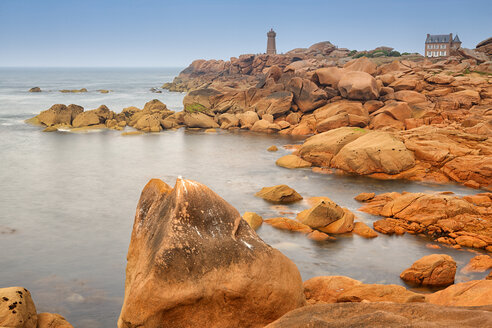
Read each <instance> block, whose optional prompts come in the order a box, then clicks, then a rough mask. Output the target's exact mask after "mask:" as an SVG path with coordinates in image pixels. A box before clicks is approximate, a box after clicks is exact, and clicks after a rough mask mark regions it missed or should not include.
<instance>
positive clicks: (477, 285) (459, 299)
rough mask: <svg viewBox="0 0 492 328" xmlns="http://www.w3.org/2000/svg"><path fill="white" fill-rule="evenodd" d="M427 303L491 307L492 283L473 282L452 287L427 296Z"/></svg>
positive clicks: (488, 281)
mask: <svg viewBox="0 0 492 328" xmlns="http://www.w3.org/2000/svg"><path fill="white" fill-rule="evenodd" d="M427 302H429V303H432V304H438V305H448V306H481V305H491V304H492V281H490V280H472V281H467V282H462V283H459V284H455V285H451V286H449V287H447V288H445V289H443V290H440V291H438V292H435V293H433V294H430V295H429V296H427Z"/></svg>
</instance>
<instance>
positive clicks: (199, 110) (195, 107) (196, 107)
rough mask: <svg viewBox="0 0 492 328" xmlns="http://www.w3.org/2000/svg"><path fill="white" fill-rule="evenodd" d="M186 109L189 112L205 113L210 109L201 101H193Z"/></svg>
mask: <svg viewBox="0 0 492 328" xmlns="http://www.w3.org/2000/svg"><path fill="white" fill-rule="evenodd" d="M185 111H187V112H188V113H203V112H206V111H208V109H207V108H206V107H205V106H203V105H202V104H199V103H192V104H188V105H186V106H185Z"/></svg>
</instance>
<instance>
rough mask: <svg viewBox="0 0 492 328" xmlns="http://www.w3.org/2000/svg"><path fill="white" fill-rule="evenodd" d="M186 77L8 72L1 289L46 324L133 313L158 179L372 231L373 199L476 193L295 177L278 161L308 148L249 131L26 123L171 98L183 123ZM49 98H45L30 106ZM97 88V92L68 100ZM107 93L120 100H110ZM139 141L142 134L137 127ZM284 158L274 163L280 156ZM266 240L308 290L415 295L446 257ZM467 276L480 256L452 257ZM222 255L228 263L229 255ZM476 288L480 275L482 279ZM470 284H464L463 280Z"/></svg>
mask: <svg viewBox="0 0 492 328" xmlns="http://www.w3.org/2000/svg"><path fill="white" fill-rule="evenodd" d="M180 70H181V68H0V287H7V286H23V287H25V288H27V289H29V290H30V291H31V293H32V296H33V299H34V302H35V304H36V306H37V308H38V312H44V311H47V312H55V313H60V314H62V315H63V316H65V317H66V318H67V320H68V321H69V322H70V323H72V324H73V325H74V327H82V328H85V327H92V328H97V327H114V326H115V325H116V320H117V317H118V315H119V311H120V308H121V305H122V302H123V295H124V282H125V265H126V253H127V250H128V244H129V241H130V234H131V229H132V225H133V219H134V214H135V208H136V205H137V202H138V199H139V196H140V192H141V190H142V188H143V187H144V185H145V184H146V183H147V181H148V180H149V179H151V178H161V179H163V180H164V181H165V182H166V183H168V184H170V185H174V181H175V179H176V177H177V176H180V175H181V176H183V177H185V178H188V179H193V180H197V181H199V182H201V183H204V184H205V185H207V186H209V187H210V188H211V189H212V190H214V191H215V192H217V193H218V194H219V195H220V196H222V197H223V198H224V199H225V200H227V201H228V202H230V203H231V204H232V205H233V206H234V207H236V208H237V209H238V211H239V212H240V213H244V212H245V211H254V212H257V213H258V214H260V215H261V216H263V217H264V218H268V217H278V216H286V217H290V218H294V217H295V214H296V213H297V212H298V211H300V210H303V209H306V208H308V207H309V206H308V204H307V202H306V201H301V202H298V203H295V204H293V205H288V206H273V205H271V204H268V203H266V202H265V201H263V200H262V199H259V198H256V197H254V196H253V195H254V193H256V192H257V191H258V190H260V189H261V188H262V187H264V186H272V185H277V184H287V185H289V186H291V187H293V188H294V189H296V190H297V191H298V192H299V193H300V194H301V195H302V196H303V197H304V198H309V197H314V196H327V197H330V198H331V199H332V200H333V201H335V202H336V203H338V204H340V205H341V206H343V207H347V208H348V209H350V210H351V211H354V213H356V215H357V217H358V220H359V221H363V222H365V223H367V224H368V225H372V222H373V221H374V220H376V218H375V217H373V216H371V215H368V214H366V213H362V212H358V211H357V208H358V207H359V206H360V204H359V203H357V202H356V201H355V200H354V199H353V197H354V196H356V195H357V194H358V193H360V192H376V193H382V192H389V191H404V190H405V191H409V192H418V191H446V190H451V191H453V192H455V193H457V194H459V195H465V194H473V193H474V190H472V189H469V188H465V187H460V186H457V185H435V184H424V183H415V182H408V181H405V182H401V181H378V180H374V179H368V178H364V177H349V176H338V175H321V174H317V173H313V172H312V171H311V170H309V169H299V170H288V169H284V168H280V167H277V166H276V165H275V160H276V159H277V158H278V157H280V156H282V155H285V154H288V151H287V150H285V149H283V148H282V147H281V146H283V145H285V144H289V143H300V142H301V140H299V139H296V138H292V137H282V136H277V135H262V134H255V133H251V132H245V131H237V132H228V131H219V132H218V133H216V134H210V133H204V132H197V131H187V130H185V129H180V130H178V131H163V132H161V133H158V134H143V135H137V136H122V135H121V132H120V131H109V130H101V131H92V132H89V133H80V134H79V133H70V132H54V133H44V132H41V131H42V128H41V127H36V126H30V125H27V124H25V123H24V120H25V119H27V118H30V117H32V116H35V115H36V114H38V113H39V112H40V111H42V110H46V109H48V108H49V107H50V106H51V105H53V104H56V103H61V104H67V105H68V104H72V103H73V104H77V105H81V106H83V107H84V108H85V109H86V110H89V109H94V108H97V107H99V106H100V105H102V104H104V105H106V106H108V107H109V109H111V110H113V111H115V112H120V111H121V110H122V109H123V108H125V107H128V106H137V107H139V108H142V107H143V105H144V104H145V103H146V102H147V101H149V100H152V99H159V100H161V101H162V102H163V103H165V104H166V105H167V106H168V108H170V109H171V110H176V111H179V110H182V108H183V105H182V100H183V97H184V93H172V92H168V91H166V90H162V93H152V92H151V91H149V89H150V88H159V87H160V86H161V85H162V84H163V83H165V82H170V81H172V79H173V78H174V76H176V75H177V74H179V71H180ZM32 87H40V88H41V89H42V90H43V91H42V92H40V93H29V92H28V90H29V89H30V88H32ZM80 88H86V89H87V90H88V92H87V93H75V94H72V93H61V92H59V91H58V90H60V89H80ZM99 89H105V90H111V91H110V92H109V93H107V94H102V93H100V92H98V91H97V90H99ZM127 130H131V129H130V128H127ZM273 144H275V145H277V146H279V148H280V150H279V151H278V152H277V153H270V152H267V151H266V149H267V148H268V147H269V146H271V145H273ZM258 234H259V236H260V237H261V238H262V239H263V240H265V241H266V242H267V243H269V244H270V245H272V246H274V247H277V248H278V249H279V250H280V251H282V252H283V253H284V254H285V255H286V256H288V257H289V258H290V259H292V260H293V261H294V262H295V263H296V264H297V266H298V268H299V270H300V272H301V274H302V277H303V279H308V278H311V277H314V276H319V275H345V276H349V277H352V278H355V279H359V280H362V281H364V282H367V283H394V284H402V282H401V281H400V279H399V274H400V272H401V271H402V270H403V269H405V268H406V267H408V266H409V264H411V263H413V262H414V261H415V260H417V259H419V258H421V257H422V256H424V255H427V254H431V253H434V252H435V250H431V249H427V248H426V247H425V244H427V243H428V242H429V240H427V239H425V238H422V237H418V236H412V235H404V236H386V235H379V237H377V238H375V239H371V240H367V239H363V238H361V237H359V236H356V235H353V236H345V237H344V236H341V237H337V240H336V241H335V242H324V243H317V242H314V241H311V240H308V239H307V238H306V237H305V236H304V235H302V234H296V233H290V232H285V231H279V230H276V229H274V228H272V227H270V226H268V225H266V224H263V226H262V227H261V228H260V229H259V230H258ZM442 253H446V254H449V255H452V256H453V258H454V259H455V260H456V261H457V262H458V265H459V266H460V265H463V264H464V263H466V262H467V261H468V260H469V259H470V258H471V257H472V256H473V255H474V254H473V253H471V252H464V251H458V250H454V249H448V248H443V249H442ZM218 256H220V254H218ZM469 277H470V276H469ZM465 279H467V277H465V276H463V274H461V273H460V272H458V273H457V278H456V281H457V282H460V281H464V280H465Z"/></svg>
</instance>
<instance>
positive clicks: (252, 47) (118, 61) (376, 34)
mask: <svg viewBox="0 0 492 328" xmlns="http://www.w3.org/2000/svg"><path fill="white" fill-rule="evenodd" d="M491 17H492V0H459V1H458V0H445V1H442V0H425V1H422V0H413V1H411V0H381V1H376V0H373V1H370V0H365V1H364V0H341V1H330V0H324V1H311V0H296V1H292V0H282V1H277V0H271V1H269V0H261V1H258V0H248V1H234V0H210V1H193V0H174V1H167V0H0V66H20V67H44V66H46V67H67V66H68V67H70V66H74V67H127V66H128V67H166V66H174V67H178V66H181V67H183V66H187V65H188V64H190V63H191V62H192V61H193V60H195V59H199V58H204V59H212V58H214V59H225V60H227V59H229V58H230V57H233V56H236V57H237V56H239V55H240V54H247V53H263V52H265V51H266V41H267V37H266V33H267V31H268V30H269V29H270V28H274V30H275V31H276V32H277V40H276V41H277V52H279V53H282V52H287V51H289V50H291V49H294V48H304V47H309V46H310V45H311V44H313V43H316V42H320V41H330V42H331V43H333V44H335V45H337V46H338V47H340V48H349V49H351V50H352V49H356V50H370V49H374V48H376V47H378V46H389V47H393V48H395V49H396V50H398V51H400V52H419V53H422V51H423V45H424V41H425V38H426V34H427V33H430V34H449V33H453V35H454V34H456V33H458V35H459V37H460V39H461V41H462V42H463V44H462V46H463V47H466V48H475V45H476V44H477V43H478V42H480V41H482V40H484V39H486V38H488V37H491V36H492V18H491Z"/></svg>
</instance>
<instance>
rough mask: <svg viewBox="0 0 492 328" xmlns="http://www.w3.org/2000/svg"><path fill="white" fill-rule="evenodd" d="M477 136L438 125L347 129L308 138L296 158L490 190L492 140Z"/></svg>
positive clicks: (374, 174) (353, 171) (380, 174)
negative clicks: (376, 129) (387, 128)
mask: <svg viewBox="0 0 492 328" xmlns="http://www.w3.org/2000/svg"><path fill="white" fill-rule="evenodd" d="M491 108H492V107H491ZM471 132H472V131H470V132H464V131H461V130H459V129H455V128H452V127H436V126H421V127H417V128H413V129H410V130H404V131H397V132H395V131H381V130H378V131H374V130H370V129H361V128H350V127H342V128H336V129H333V130H329V131H327V132H323V133H320V134H317V135H314V136H312V137H310V138H308V139H306V141H305V142H304V143H303V144H302V146H300V147H299V149H298V150H296V152H294V155H297V156H299V157H300V158H302V159H303V160H304V161H307V162H309V163H311V165H312V166H317V167H327V168H335V169H339V170H341V171H342V172H346V173H351V174H357V175H367V176H370V177H373V178H378V179H408V180H416V181H435V182H440V183H445V182H449V181H454V182H458V183H462V184H464V185H466V186H469V187H472V188H486V189H490V188H491V184H492V139H491V138H489V137H488V136H487V135H483V134H481V133H480V132H478V131H477V133H471ZM311 165H307V166H311ZM304 167H306V166H304Z"/></svg>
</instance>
